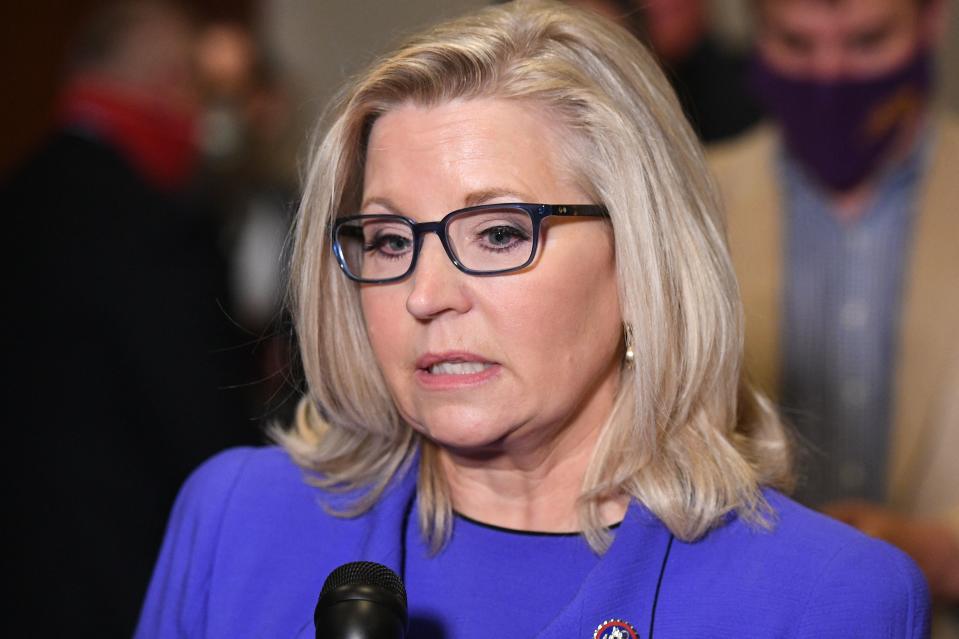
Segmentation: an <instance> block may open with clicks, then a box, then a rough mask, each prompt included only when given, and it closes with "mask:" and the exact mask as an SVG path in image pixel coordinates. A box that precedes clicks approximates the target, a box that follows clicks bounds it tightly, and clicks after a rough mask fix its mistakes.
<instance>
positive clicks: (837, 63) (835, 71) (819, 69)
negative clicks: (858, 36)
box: [809, 45, 848, 81]
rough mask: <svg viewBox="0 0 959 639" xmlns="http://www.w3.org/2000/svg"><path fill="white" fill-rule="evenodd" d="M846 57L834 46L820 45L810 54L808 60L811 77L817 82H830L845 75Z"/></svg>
mask: <svg viewBox="0 0 959 639" xmlns="http://www.w3.org/2000/svg"><path fill="white" fill-rule="evenodd" d="M847 66H848V65H847V64H846V56H845V55H844V53H843V51H842V49H841V48H840V47H838V46H835V45H821V46H819V47H816V48H815V49H814V51H813V52H812V54H811V56H810V60H809V71H810V73H811V75H812V76H813V77H815V78H817V79H819V80H825V81H831V80H836V79H838V78H840V77H841V76H842V75H844V74H845V73H846V70H847V69H846V67H847Z"/></svg>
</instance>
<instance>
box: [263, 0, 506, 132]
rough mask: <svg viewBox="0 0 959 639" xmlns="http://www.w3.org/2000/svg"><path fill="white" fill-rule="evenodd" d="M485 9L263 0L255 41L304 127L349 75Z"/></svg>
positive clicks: (470, 3) (429, 2)
mask: <svg viewBox="0 0 959 639" xmlns="http://www.w3.org/2000/svg"><path fill="white" fill-rule="evenodd" d="M487 4H489V3H488V2H486V1H484V0H392V1H390V2H383V0H323V1H319V2H318V1H317V0H264V2H263V4H262V5H261V7H260V20H259V25H260V26H259V28H260V36H261V37H262V38H263V40H264V41H265V42H266V44H267V46H268V47H269V48H270V50H271V51H272V53H273V55H275V56H276V57H277V59H278V61H279V62H280V64H281V65H283V67H284V68H285V70H286V74H287V77H288V78H289V80H290V81H291V82H292V83H293V84H294V85H295V86H296V87H297V89H298V91H299V93H300V96H301V99H300V105H301V106H300V108H299V109H298V110H297V114H296V117H297V118H298V120H300V122H301V124H302V125H303V126H304V127H305V128H310V127H312V126H313V124H314V123H315V121H316V119H317V117H318V116H319V114H320V112H321V111H322V110H323V107H325V106H326V104H327V102H328V101H329V100H330V98H331V97H332V96H333V94H334V93H335V92H336V90H337V89H339V88H340V87H341V86H342V85H343V84H344V82H345V81H346V79H347V78H349V77H350V75H352V74H354V73H356V72H358V71H360V70H361V69H362V68H363V67H364V66H366V65H367V64H368V63H370V62H371V61H372V60H373V59H375V57H376V56H377V55H378V54H381V53H384V52H386V51H388V50H389V49H390V48H391V47H392V46H393V45H395V44H396V43H397V41H399V40H400V39H402V37H403V35H405V34H409V33H413V32H415V31H417V30H418V29H419V28H421V27H423V26H424V25H428V24H430V23H432V22H436V21H438V20H440V19H442V18H447V17H451V16H456V15H460V14H463V13H466V12H468V11H470V10H471V9H475V8H477V7H482V6H485V5H487Z"/></svg>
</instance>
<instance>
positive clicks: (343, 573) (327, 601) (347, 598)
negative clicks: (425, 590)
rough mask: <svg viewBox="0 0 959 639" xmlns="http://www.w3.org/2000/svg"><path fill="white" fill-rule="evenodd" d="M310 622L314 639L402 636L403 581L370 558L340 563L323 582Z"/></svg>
mask: <svg viewBox="0 0 959 639" xmlns="http://www.w3.org/2000/svg"><path fill="white" fill-rule="evenodd" d="M313 623H314V625H315V626H316V639H405V637H406V626H407V623H408V616H407V612H406V587H405V586H404V585H403V580H402V579H400V577H399V575H397V574H396V573H395V572H393V571H392V570H390V569H389V568H387V567H386V566H384V565H382V564H377V563H374V562H372V561H353V562H350V563H348V564H343V565H342V566H340V567H339V568H336V569H335V570H333V572H331V573H330V575H329V576H328V577H327V578H326V581H325V582H324V583H323V589H322V590H321V591H320V598H319V600H318V601H317V602H316V611H315V612H314V613H313Z"/></svg>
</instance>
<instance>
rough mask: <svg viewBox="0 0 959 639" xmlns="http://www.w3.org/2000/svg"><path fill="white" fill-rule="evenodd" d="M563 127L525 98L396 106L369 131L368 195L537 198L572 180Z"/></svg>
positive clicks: (366, 177)
mask: <svg viewBox="0 0 959 639" xmlns="http://www.w3.org/2000/svg"><path fill="white" fill-rule="evenodd" d="M563 147H564V144H563V141H562V135H560V131H559V125H557V124H556V123H555V121H554V119H553V118H551V117H549V114H548V113H547V112H546V111H544V110H543V109H542V108H537V105H534V104H529V103H526V102H523V101H515V100H504V99H495V98H481V99H472V100H453V101H450V102H445V103H441V104H439V105H435V106H422V105H415V104H412V103H406V104H402V105H398V106H397V107H395V108H393V109H391V110H389V111H387V112H386V113H384V114H383V115H382V116H380V117H379V118H378V119H377V121H376V123H375V124H374V125H373V128H372V130H371V132H370V137H369V140H368V143H367V152H366V162H365V166H364V178H363V187H364V188H363V191H364V199H367V198H369V197H388V198H390V199H391V200H393V201H396V200H397V199H403V200H412V199H417V200H420V199H424V198H425V197H426V195H425V193H429V194H431V195H435V196H436V197H440V198H443V199H444V200H445V201H447V202H448V203H450V202H453V201H455V200H457V199H461V194H462V193H465V192H481V191H485V190H489V189H493V188H496V189H501V190H502V189H507V190H512V191H513V192H516V193H517V194H526V195H530V196H532V195H533V194H535V193H540V192H542V191H544V190H547V189H548V187H549V186H551V185H555V184H556V183H559V182H567V181H569V180H570V172H569V171H568V170H567V166H566V163H565V162H564V161H563V159H562V158H563V157H564V156H565V155H566V154H565V153H564V152H563V150H562V149H563Z"/></svg>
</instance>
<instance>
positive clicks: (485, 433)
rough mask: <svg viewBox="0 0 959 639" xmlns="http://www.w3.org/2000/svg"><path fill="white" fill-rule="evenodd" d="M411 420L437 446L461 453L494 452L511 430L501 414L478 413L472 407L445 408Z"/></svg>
mask: <svg viewBox="0 0 959 639" xmlns="http://www.w3.org/2000/svg"><path fill="white" fill-rule="evenodd" d="M412 423H413V424H416V425H415V426H414V428H415V429H416V430H417V431H419V432H420V433H422V434H423V435H425V436H426V437H428V438H429V439H430V440H431V441H433V442H434V443H435V444H436V445H437V446H439V447H441V448H445V449H449V450H451V451H455V452H457V453H459V454H464V455H466V454H470V453H476V454H483V453H485V452H493V451H495V450H497V449H498V448H499V447H500V444H501V443H502V441H503V439H505V438H506V436H507V435H509V434H510V432H512V429H511V428H509V427H506V426H504V424H506V423H507V422H506V420H505V418H503V417H502V416H499V415H497V416H491V415H478V414H477V412H476V411H475V410H450V409H448V408H447V409H443V410H441V411H437V412H436V413H435V414H430V415H426V416H424V417H423V418H422V419H418V420H414V421H413V422H412Z"/></svg>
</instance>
